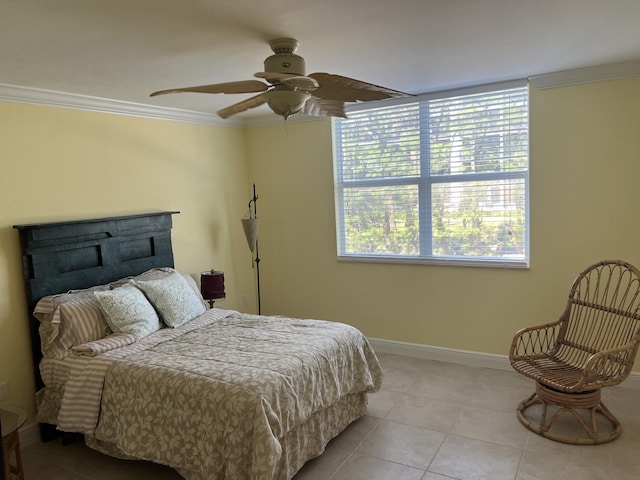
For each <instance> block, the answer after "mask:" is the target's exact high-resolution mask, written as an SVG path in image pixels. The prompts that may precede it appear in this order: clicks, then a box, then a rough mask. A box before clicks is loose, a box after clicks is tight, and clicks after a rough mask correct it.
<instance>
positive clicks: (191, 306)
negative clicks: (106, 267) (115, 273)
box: [132, 272, 206, 328]
mask: <svg viewBox="0 0 640 480" xmlns="http://www.w3.org/2000/svg"><path fill="white" fill-rule="evenodd" d="M132 283H133V284H134V285H135V286H136V287H138V288H140V289H141V290H142V291H143V292H144V293H145V295H146V296H147V298H148V299H149V301H150V302H151V303H152V304H153V306H154V307H156V310H157V311H158V313H159V314H160V318H162V321H163V322H164V323H165V325H167V326H169V327H174V328H175V327H179V326H180V325H182V324H184V323H186V322H188V321H190V320H193V319H194V318H196V317H197V316H199V315H202V314H203V313H204V312H205V311H206V308H205V306H204V305H203V303H202V299H201V298H200V297H199V296H198V295H197V294H196V292H195V291H194V290H193V288H191V285H189V282H188V281H187V279H186V278H184V277H183V276H182V275H181V274H180V273H178V272H173V273H171V274H169V275H167V276H165V277H162V278H157V279H154V280H137V281H136V280H133V281H132Z"/></svg>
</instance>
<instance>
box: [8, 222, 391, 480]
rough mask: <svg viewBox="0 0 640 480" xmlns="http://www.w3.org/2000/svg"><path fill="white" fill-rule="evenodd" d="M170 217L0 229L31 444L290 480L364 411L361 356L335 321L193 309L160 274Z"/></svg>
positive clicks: (373, 384)
mask: <svg viewBox="0 0 640 480" xmlns="http://www.w3.org/2000/svg"><path fill="white" fill-rule="evenodd" d="M177 213H178V212H158V213H151V214H144V215H131V216H123V217H111V218H105V219H92V220H82V221H73V222H59V223H48V224H31V225H17V226H15V228H17V229H18V231H19V234H20V242H21V248H22V258H23V271H24V277H25V283H26V292H27V302H28V304H29V311H30V312H33V313H34V315H33V316H32V318H31V319H30V327H31V329H30V331H31V337H32V344H33V355H34V365H35V366H36V371H35V375H36V382H37V387H38V391H37V394H36V403H37V406H38V417H37V418H38V420H39V421H40V422H41V432H42V436H43V439H44V440H47V439H49V438H51V437H52V436H53V435H55V433H56V432H59V431H63V432H75V433H81V434H83V435H84V438H85V441H86V443H87V445H89V446H90V447H92V448H94V449H96V450H99V451H101V452H103V453H106V454H109V455H113V456H118V457H121V458H136V459H143V460H149V461H153V462H157V463H161V464H165V465H169V466H171V467H173V468H175V469H176V470H177V471H178V472H179V473H180V474H181V475H182V476H184V477H185V478H187V479H189V480H200V479H203V480H204V479H212V480H215V479H289V478H292V477H293V476H294V475H295V473H296V472H297V471H298V470H299V469H300V468H301V467H302V465H303V464H304V463H305V462H306V461H307V460H309V459H311V458H313V457H315V456H318V455H320V454H321V453H322V452H323V451H324V448H325V447H326V445H327V443H328V442H329V440H331V439H332V438H333V437H335V436H336V435H338V434H339V433H340V432H341V431H342V430H344V429H345V428H346V427H347V426H348V425H349V424H350V423H351V422H353V421H354V420H355V419H357V418H359V417H360V416H362V415H363V414H364V413H365V411H366V408H367V393H370V392H374V391H376V390H377V389H379V387H380V384H381V379H382V371H381V369H380V365H379V363H378V360H377V358H376V356H375V353H374V351H373V350H372V348H371V346H370V345H369V343H368V342H367V340H366V338H365V337H364V336H363V335H362V333H361V332H359V331H358V330H357V329H355V328H353V327H351V326H348V325H346V324H342V323H336V322H327V321H320V320H308V319H307V320H302V319H292V318H285V317H275V316H261V315H248V314H242V313H239V312H236V311H233V310H224V309H219V308H213V309H208V308H206V304H205V303H204V301H203V300H202V297H201V296H200V294H199V290H198V286H197V284H196V282H195V281H194V280H193V279H192V278H191V277H190V276H189V275H186V274H184V273H181V272H178V271H176V270H175V269H174V262H173V253H172V247H171V226H172V215H175V214H177ZM132 311H133V314H132V313H131V312H132ZM154 315H155V317H154Z"/></svg>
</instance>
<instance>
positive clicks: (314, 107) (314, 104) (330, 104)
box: [302, 96, 347, 118]
mask: <svg viewBox="0 0 640 480" xmlns="http://www.w3.org/2000/svg"><path fill="white" fill-rule="evenodd" d="M302 111H303V113H306V114H307V115H314V116H316V117H341V118H347V114H346V113H345V112H344V102H342V101H340V100H326V99H324V98H318V97H314V96H312V97H310V98H309V99H308V100H307V101H306V103H305V104H304V108H303V109H302Z"/></svg>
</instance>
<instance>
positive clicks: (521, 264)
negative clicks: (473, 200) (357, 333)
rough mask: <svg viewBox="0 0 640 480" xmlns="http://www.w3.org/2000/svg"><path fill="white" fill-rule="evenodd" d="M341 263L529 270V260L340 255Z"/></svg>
mask: <svg viewBox="0 0 640 480" xmlns="http://www.w3.org/2000/svg"><path fill="white" fill-rule="evenodd" d="M338 261H339V262H362V263H394V264H407V265H446V266H450V267H482V268H515V269H528V268H529V262H528V261H527V260H499V259H496V260H485V259H473V258H468V259H467V258H465V259H458V258H452V257H444V258H420V257H398V256H392V255H384V256H383V255H339V256H338Z"/></svg>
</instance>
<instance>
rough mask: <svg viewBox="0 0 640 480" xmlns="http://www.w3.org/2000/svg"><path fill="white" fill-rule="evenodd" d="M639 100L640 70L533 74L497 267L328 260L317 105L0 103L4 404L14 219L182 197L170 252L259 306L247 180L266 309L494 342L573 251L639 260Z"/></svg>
mask: <svg viewBox="0 0 640 480" xmlns="http://www.w3.org/2000/svg"><path fill="white" fill-rule="evenodd" d="M638 111H640V79H628V80H619V81H611V82H602V83H595V84H589V85H582V86H573V87H565V88H558V89H550V90H543V91H537V90H535V89H532V92H531V232H532V233H531V245H532V248H531V268H530V269H528V270H504V269H487V268H468V267H445V266H425V265H390V264H371V263H346V262H338V261H337V260H336V242H335V222H334V218H335V216H334V201H333V171H332V151H331V126H330V122H329V121H328V120H322V121H317V122H308V123H292V124H289V125H288V126H287V128H285V126H284V125H277V126H270V127H257V128H251V129H247V130H242V129H235V128H224V127H213V126H204V125H196V124H189V123H179V122H172V121H165V120H152V119H143V118H135V117H127V116H119V115H111V114H100V113H91V112H82V111H73V110H65V109H57V108H50V107H37V106H29V105H20V104H12V103H0V125H1V127H2V128H1V131H2V140H1V141H0V250H1V251H2V255H1V256H0V291H1V292H3V294H2V295H0V381H7V382H9V388H10V395H11V396H10V399H9V402H10V403H14V404H19V405H22V406H24V407H25V408H27V409H28V410H29V412H30V414H31V418H33V412H34V410H33V408H34V407H33V375H32V366H31V358H30V345H29V338H28V330H27V312H26V308H25V300H24V287H23V281H22V274H21V266H20V252H19V244H18V235H17V232H16V231H15V230H14V229H13V228H12V225H14V224H19V223H32V222H39V221H46V222H50V221H58V220H67V219H82V218H95V217H100V216H111V215H120V214H133V213H141V212H146V211H158V210H179V211H181V212H182V213H180V214H179V215H176V216H175V217H174V230H173V239H174V253H175V260H176V267H177V268H178V269H180V270H182V271H185V272H188V273H191V274H193V275H197V273H198V272H199V271H201V270H203V269H205V268H210V267H216V268H218V269H222V270H224V271H225V277H226V283H227V292H228V298H227V299H226V300H225V302H224V303H223V304H222V306H224V307H227V308H237V309H247V310H250V311H255V308H256V306H255V300H254V299H255V291H254V280H255V271H254V270H252V268H251V256H250V253H249V251H248V248H247V246H246V243H245V240H244V235H243V234H242V229H241V227H240V223H239V218H240V217H242V216H243V215H244V214H245V211H246V208H247V202H248V201H249V199H250V198H251V194H252V192H251V183H252V182H253V181H255V182H256V186H257V190H258V195H259V197H260V200H259V201H258V213H259V216H260V217H262V219H263V220H262V227H261V234H260V254H261V258H262V262H261V276H262V305H263V313H267V314H269V313H274V314H286V315H291V316H296V317H307V318H308V317H314V318H324V319H329V320H337V321H343V322H347V323H351V324H353V325H355V326H356V327H358V328H360V329H361V330H362V331H363V332H364V333H365V334H366V335H368V336H370V337H374V338H383V339H389V340H397V341H402V342H411V343H418V344H426V345H436V346H441V347H448V348H456V349H464V350H473V351H479V352H487V353H497V354H505V353H506V352H507V349H508V346H509V344H510V342H511V338H512V335H513V333H514V332H515V330H517V329H518V328H520V327H522V326H526V325H533V324H538V323H542V322H547V321H550V320H554V319H555V318H556V317H557V315H558V314H559V313H560V311H561V310H562V308H563V306H564V299H565V297H566V295H567V293H568V288H569V285H570V283H571V281H572V280H573V277H574V275H575V274H576V273H577V272H578V271H579V270H581V269H582V268H583V267H585V266H587V265H589V264H590V263H592V262H595V261H598V260H600V259H603V258H622V259H625V260H627V261H630V262H632V263H635V264H637V265H640V247H639V246H638V241H637V239H638V238H639V237H640V235H639V234H640V226H639V225H638V222H637V221H636V219H637V212H638V205H640V189H639V188H638V187H637V179H638V178H640V142H638V141H637V139H636V137H637V130H638V128H637V125H638V121H637V115H638V113H637V112H638ZM243 295H247V296H248V298H249V301H250V304H249V306H247V307H243V306H242V304H241V303H242V302H241V297H242V296H243ZM636 369H638V366H637V367H636Z"/></svg>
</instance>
